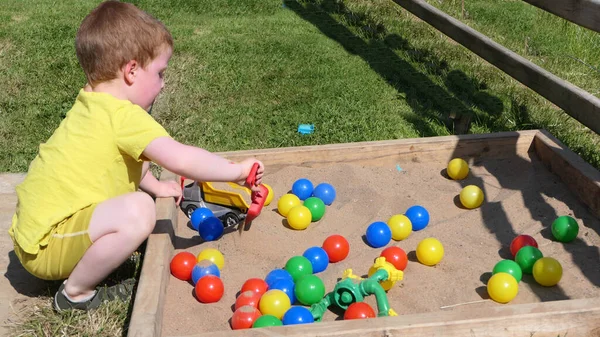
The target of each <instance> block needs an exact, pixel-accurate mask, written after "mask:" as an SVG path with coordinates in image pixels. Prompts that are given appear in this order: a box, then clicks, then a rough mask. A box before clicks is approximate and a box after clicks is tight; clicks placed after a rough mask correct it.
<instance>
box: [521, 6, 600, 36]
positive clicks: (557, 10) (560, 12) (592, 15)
mask: <svg viewBox="0 0 600 337" xmlns="http://www.w3.org/2000/svg"><path fill="white" fill-rule="evenodd" d="M523 1H525V2H527V3H529V4H531V5H534V6H536V7H538V8H541V9H543V10H545V11H548V12H550V13H552V14H554V15H557V16H560V17H561V18H563V19H566V20H569V21H571V22H573V23H575V24H578V25H580V26H582V27H585V28H588V29H591V30H594V31H596V32H600V0H560V1H555V0H523Z"/></svg>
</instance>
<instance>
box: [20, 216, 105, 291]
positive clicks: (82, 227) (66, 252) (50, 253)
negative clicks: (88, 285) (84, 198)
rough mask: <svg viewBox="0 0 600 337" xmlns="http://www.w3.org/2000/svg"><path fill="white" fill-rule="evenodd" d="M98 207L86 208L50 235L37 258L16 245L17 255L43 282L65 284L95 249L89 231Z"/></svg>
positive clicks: (58, 226) (24, 265) (53, 230)
mask: <svg viewBox="0 0 600 337" xmlns="http://www.w3.org/2000/svg"><path fill="white" fill-rule="evenodd" d="M95 209H96V205H95V204H94V205H91V206H89V207H86V208H84V209H82V210H80V211H78V212H77V213H75V214H73V215H72V216H71V217H69V218H67V219H66V220H64V221H63V222H61V223H59V224H58V225H57V226H56V227H55V228H54V229H52V231H51V232H50V234H49V235H50V238H49V241H48V245H47V246H45V247H40V250H39V251H38V253H37V254H28V253H26V252H24V251H23V250H22V249H21V247H19V245H17V244H15V254H16V255H17V257H18V258H19V260H20V261H21V264H22V265H23V267H25V269H26V270H27V271H28V272H30V273H31V274H33V275H35V276H36V277H39V278H41V279H44V280H63V279H66V278H68V277H69V275H71V272H72V271H73V269H74V268H75V265H77V263H78V262H79V260H81V258H82V257H83V254H84V253H85V251H86V250H87V249H88V248H89V247H90V246H91V245H92V240H91V239H90V236H89V234H88V228H89V225H90V220H91V219H92V214H93V213H94V210H95Z"/></svg>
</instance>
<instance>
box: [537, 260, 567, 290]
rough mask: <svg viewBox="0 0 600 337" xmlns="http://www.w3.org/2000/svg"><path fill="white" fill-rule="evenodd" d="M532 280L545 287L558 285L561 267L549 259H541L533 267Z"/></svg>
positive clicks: (558, 263)
mask: <svg viewBox="0 0 600 337" xmlns="http://www.w3.org/2000/svg"><path fill="white" fill-rule="evenodd" d="M532 272H533V278H534V279H535V281H536V282H537V283H539V284H540V285H543V286H545V287H552V286H555V285H556V284H558V282H559V281H560V279H561V278H562V266H561V265H560V262H558V261H556V259H553V258H551V257H542V258H541V259H539V260H537V261H536V262H535V264H534V265H533V270H532Z"/></svg>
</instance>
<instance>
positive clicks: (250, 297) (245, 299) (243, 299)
mask: <svg viewBox="0 0 600 337" xmlns="http://www.w3.org/2000/svg"><path fill="white" fill-rule="evenodd" d="M261 296H262V294H258V293H255V292H254V291H252V290H246V291H244V292H242V293H241V294H240V296H238V298H237V299H236V300H235V306H234V310H238V309H239V308H241V307H243V306H251V307H255V308H258V302H259V301H260V297H261Z"/></svg>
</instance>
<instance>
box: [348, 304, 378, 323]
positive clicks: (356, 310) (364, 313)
mask: <svg viewBox="0 0 600 337" xmlns="http://www.w3.org/2000/svg"><path fill="white" fill-rule="evenodd" d="M374 317H375V311H373V308H371V306H370V305H368V304H367V303H365V302H355V303H352V304H350V306H349V307H348V309H346V312H344V319H362V318H374Z"/></svg>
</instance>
